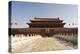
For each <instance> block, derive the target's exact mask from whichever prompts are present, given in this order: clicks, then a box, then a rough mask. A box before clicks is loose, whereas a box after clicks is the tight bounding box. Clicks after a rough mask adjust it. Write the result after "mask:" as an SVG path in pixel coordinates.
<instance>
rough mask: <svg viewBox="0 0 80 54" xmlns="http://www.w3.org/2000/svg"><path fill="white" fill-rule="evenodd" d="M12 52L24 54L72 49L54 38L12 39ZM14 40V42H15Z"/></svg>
mask: <svg viewBox="0 0 80 54" xmlns="http://www.w3.org/2000/svg"><path fill="white" fill-rule="evenodd" d="M12 38H13V39H14V40H12V52H13V53H25V52H33V51H35V52H36V51H55V50H69V49H74V48H73V47H71V46H69V45H66V44H67V43H65V44H64V43H63V42H60V41H59V40H57V39H56V38H54V37H41V36H33V37H23V38H19V37H12ZM15 38H16V40H15Z"/></svg>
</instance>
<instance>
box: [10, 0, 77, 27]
mask: <svg viewBox="0 0 80 54" xmlns="http://www.w3.org/2000/svg"><path fill="white" fill-rule="evenodd" d="M34 17H40V18H41V17H42V18H43V17H47V18H57V17H59V18H60V19H61V20H64V22H65V23H66V24H65V27H69V24H72V23H75V24H76V26H77V24H78V6H77V5H69V4H49V3H32V2H19V1H13V2H12V15H11V22H12V23H13V25H12V26H11V27H12V28H26V27H28V25H27V24H26V23H28V22H29V20H31V19H33V18H34ZM15 22H18V25H15ZM70 27H73V25H70Z"/></svg>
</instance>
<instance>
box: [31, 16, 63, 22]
mask: <svg viewBox="0 0 80 54" xmlns="http://www.w3.org/2000/svg"><path fill="white" fill-rule="evenodd" d="M30 21H63V20H60V19H59V18H36V17H35V18H34V19H33V20H30Z"/></svg>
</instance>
